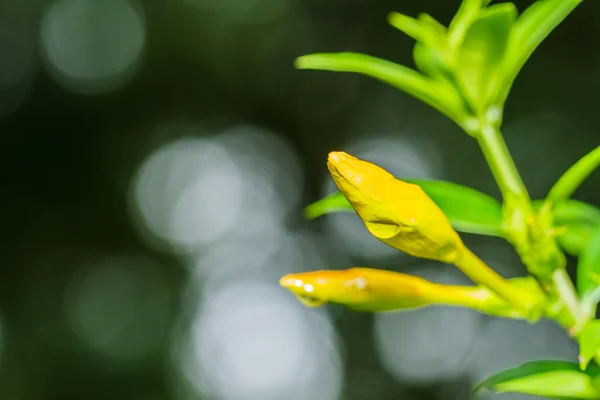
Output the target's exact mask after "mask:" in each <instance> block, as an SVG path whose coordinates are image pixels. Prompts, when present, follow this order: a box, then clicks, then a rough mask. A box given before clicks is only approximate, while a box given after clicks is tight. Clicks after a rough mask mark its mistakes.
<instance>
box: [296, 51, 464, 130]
mask: <svg viewBox="0 0 600 400" xmlns="http://www.w3.org/2000/svg"><path fill="white" fill-rule="evenodd" d="M296 67H297V68H299V69H318V70H325V71H337V72H355V73H360V74H363V75H367V76H370V77H372V78H375V79H378V80H380V81H382V82H385V83H387V84H389V85H391V86H394V87H396V88H398V89H400V90H402V91H404V92H406V93H408V94H410V95H411V96H413V97H415V98H417V99H419V100H421V101H423V102H424V103H427V104H429V105H430V106H432V107H433V108H435V109H437V110H438V111H440V112H441V113H443V114H445V115H446V116H448V117H449V118H451V119H452V120H454V121H455V122H457V123H458V124H460V123H462V121H463V120H464V119H465V110H464V106H463V102H462V99H461V98H460V96H459V95H458V93H456V91H455V90H454V88H453V87H452V86H451V85H450V84H448V83H447V82H442V81H434V80H431V79H428V78H427V77H425V76H424V75H422V74H420V73H419V72H417V71H415V70H413V69H410V68H408V67H405V66H402V65H398V64H395V63H392V62H390V61H386V60H382V59H380V58H377V57H372V56H368V55H366V54H359V53H324V54H309V55H305V56H301V57H299V58H297V59H296Z"/></svg>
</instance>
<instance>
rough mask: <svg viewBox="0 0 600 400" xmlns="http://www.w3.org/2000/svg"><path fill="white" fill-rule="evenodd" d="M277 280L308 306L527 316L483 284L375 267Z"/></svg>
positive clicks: (306, 274)
mask: <svg viewBox="0 0 600 400" xmlns="http://www.w3.org/2000/svg"><path fill="white" fill-rule="evenodd" d="M279 283H280V284H281V286H283V287H284V288H286V289H289V290H290V291H291V292H292V293H294V294H295V295H296V296H297V297H298V299H299V300H300V301H301V302H302V303H303V304H305V305H307V306H309V307H319V306H321V305H323V304H325V303H335V304H341V305H344V306H346V307H348V308H351V309H354V310H357V311H367V312H384V311H400V310H410V309H415V308H420V307H424V306H428V305H434V304H437V305H448V306H459V307H466V308H471V309H475V310H478V311H480V312H483V313H486V314H490V315H495V316H501V317H507V318H526V317H527V314H526V313H523V312H522V311H521V310H519V309H517V308H514V307H513V306H512V305H511V304H510V303H508V302H506V301H504V300H503V299H501V298H500V297H498V296H497V295H496V294H494V293H493V292H491V291H490V290H488V289H487V288H485V287H481V286H455V285H441V284H437V283H433V282H429V281H427V280H425V279H423V278H420V277H417V276H412V275H406V274H402V273H398V272H392V271H384V270H378V269H370V268H351V269H348V270H342V271H328V270H324V271H313V272H304V273H297V274H289V275H286V276H284V277H283V278H281V280H280V282H279Z"/></svg>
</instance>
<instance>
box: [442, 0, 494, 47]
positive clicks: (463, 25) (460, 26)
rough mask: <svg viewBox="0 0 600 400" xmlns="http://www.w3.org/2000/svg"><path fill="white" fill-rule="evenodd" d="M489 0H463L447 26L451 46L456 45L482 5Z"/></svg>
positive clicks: (477, 14) (460, 41) (459, 42)
mask: <svg viewBox="0 0 600 400" xmlns="http://www.w3.org/2000/svg"><path fill="white" fill-rule="evenodd" d="M488 3H489V0H463V1H462V3H461V4H460V7H459V9H458V11H457V12H456V14H455V15H454V18H453V19H452V21H451V22H450V26H449V27H448V43H449V44H450V46H451V47H452V48H456V47H458V46H459V45H460V44H461V43H462V41H463V38H464V36H465V33H466V32H467V30H468V29H469V27H470V26H471V23H473V21H474V20H475V19H476V18H477V17H478V16H479V12H480V10H481V8H482V7H485V6H486V5H487V4H488Z"/></svg>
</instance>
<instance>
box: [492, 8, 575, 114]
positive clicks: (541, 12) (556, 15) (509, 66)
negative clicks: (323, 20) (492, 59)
mask: <svg viewBox="0 0 600 400" xmlns="http://www.w3.org/2000/svg"><path fill="white" fill-rule="evenodd" d="M581 2H582V0H538V1H536V2H535V3H533V4H532V5H531V6H529V8H527V9H526V10H525V11H523V13H522V14H521V16H520V17H519V18H518V19H517V21H516V22H515V23H514V25H513V29H512V35H511V39H510V43H509V46H508V51H507V52H506V61H505V64H504V68H505V72H504V76H505V78H504V79H505V80H504V83H503V90H502V92H501V94H500V95H499V97H498V99H497V100H498V105H502V104H504V102H505V101H506V98H507V96H508V93H509V92H510V88H511V86H512V84H513V82H514V80H515V79H516V77H517V75H518V74H519V72H520V71H521V69H522V68H523V65H525V63H526V62H527V60H528V59H529V57H531V54H532V53H533V52H534V51H535V49H536V48H537V47H538V46H539V45H540V43H542V41H543V40H544V39H545V38H546V37H547V36H548V35H549V34H550V32H552V30H554V28H556V27H557V26H558V24H560V23H561V22H562V21H563V20H564V19H565V18H566V17H567V16H568V15H569V13H570V12H571V11H573V10H574V9H575V7H577V6H578V5H579V4H580V3H581Z"/></svg>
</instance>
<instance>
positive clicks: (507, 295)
mask: <svg viewBox="0 0 600 400" xmlns="http://www.w3.org/2000/svg"><path fill="white" fill-rule="evenodd" d="M455 265H456V266H457V267H458V268H459V269H460V270H461V271H463V272H464V273H465V275H467V276H468V277H469V278H471V280H473V282H475V283H478V284H481V285H483V286H486V287H488V288H489V289H490V290H492V291H494V292H495V293H496V294H498V295H499V296H500V297H501V298H503V299H505V300H506V301H508V302H509V303H510V304H512V305H513V306H514V307H517V308H518V309H520V310H522V311H524V312H526V313H530V312H531V311H532V309H533V308H534V307H535V304H534V302H533V300H532V299H531V298H528V297H527V296H524V293H523V291H520V290H518V289H516V288H515V287H513V286H512V285H511V284H510V283H509V282H508V281H507V280H506V279H504V278H503V277H502V276H500V275H499V274H498V273H497V272H496V271H494V270H493V269H492V268H490V267H489V266H488V265H487V264H485V263H484V262H483V261H482V260H481V259H480V258H479V257H477V256H476V255H475V254H474V253H473V252H472V251H471V250H469V249H468V248H466V247H465V249H464V250H463V252H462V254H461V256H460V257H459V258H458V259H457V260H456V261H455Z"/></svg>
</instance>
